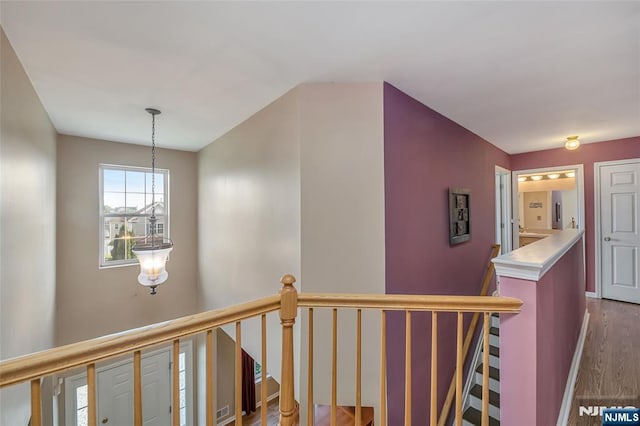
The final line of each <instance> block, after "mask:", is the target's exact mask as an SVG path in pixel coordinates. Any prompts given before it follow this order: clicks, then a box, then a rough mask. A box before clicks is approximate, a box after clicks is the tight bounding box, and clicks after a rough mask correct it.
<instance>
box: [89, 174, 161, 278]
mask: <svg viewBox="0 0 640 426" xmlns="http://www.w3.org/2000/svg"><path fill="white" fill-rule="evenodd" d="M168 181H169V171H168V170H158V169H156V173H155V191H154V192H155V203H154V202H153V197H152V191H151V187H152V173H151V169H146V168H140V167H124V166H111V165H104V164H103V165H100V222H101V223H102V224H103V226H101V227H100V233H101V235H100V242H101V243H100V266H102V267H105V266H116V265H124V264H129V263H135V262H136V260H135V255H134V254H133V251H132V248H133V246H134V245H135V243H136V242H137V241H140V240H141V239H142V238H143V237H144V236H145V235H146V234H147V233H149V232H150V229H149V226H150V223H149V218H150V217H151V212H152V209H153V207H154V206H155V215H156V218H157V219H158V221H157V223H156V233H157V234H158V235H162V236H164V237H165V238H168V227H169V212H168V203H167V200H168V199H169V197H168V191H169V189H168V187H169V185H168Z"/></svg>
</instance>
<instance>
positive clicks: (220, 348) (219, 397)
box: [216, 330, 280, 422]
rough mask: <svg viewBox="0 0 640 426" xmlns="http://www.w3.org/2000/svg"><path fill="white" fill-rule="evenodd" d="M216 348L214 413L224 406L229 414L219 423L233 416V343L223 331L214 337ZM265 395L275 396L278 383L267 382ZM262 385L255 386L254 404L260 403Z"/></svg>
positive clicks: (270, 379)
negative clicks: (227, 408)
mask: <svg viewBox="0 0 640 426" xmlns="http://www.w3.org/2000/svg"><path fill="white" fill-rule="evenodd" d="M216 347H217V354H218V356H217V359H216V377H217V392H216V407H217V408H216V411H218V410H221V409H222V408H224V407H225V406H228V407H229V414H228V415H227V416H223V417H220V418H218V421H219V422H224V421H225V420H227V419H229V418H231V417H233V416H234V413H235V407H236V404H235V376H234V373H235V365H236V359H235V354H236V350H235V342H234V340H233V339H232V338H231V337H230V336H229V335H228V334H227V333H225V332H224V331H222V330H218V332H217V337H216ZM267 383H268V384H267V386H268V387H267V395H268V396H271V395H274V394H276V393H277V392H278V391H279V389H280V387H279V386H278V383H277V382H276V381H275V380H274V379H273V378H269V379H268V380H267ZM261 386H262V383H258V384H257V385H256V403H259V402H260V392H261Z"/></svg>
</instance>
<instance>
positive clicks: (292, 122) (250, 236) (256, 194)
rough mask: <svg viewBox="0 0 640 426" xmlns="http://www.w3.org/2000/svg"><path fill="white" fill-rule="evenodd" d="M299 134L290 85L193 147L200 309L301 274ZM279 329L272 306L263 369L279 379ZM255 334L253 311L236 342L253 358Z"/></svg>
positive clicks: (262, 291)
mask: <svg viewBox="0 0 640 426" xmlns="http://www.w3.org/2000/svg"><path fill="white" fill-rule="evenodd" d="M298 140H299V126H298V110H297V98H296V95H295V92H289V93H288V94H285V95H284V96H283V97H281V98H280V99H278V100H276V101H275V102H273V103H272V104H270V105H269V106H267V107H266V108H264V109H263V110H261V111H259V112H258V113H256V114H255V115H253V116H252V117H250V118H249V119H248V120H246V121H245V122H243V123H242V124H240V125H238V126H237V127H236V128H234V129H232V130H231V131H230V132H228V133H227V134H226V135H224V136H222V137H221V138H219V139H217V140H216V141H215V142H213V143H211V144H210V145H208V146H207V147H205V148H204V149H203V150H201V151H200V152H199V155H198V173H199V177H198V182H199V184H198V186H199V200H200V205H199V209H198V212H199V213H198V223H199V229H200V233H199V236H200V237H199V245H198V258H199V263H200V268H199V271H200V276H199V286H200V287H199V292H198V298H199V302H200V308H201V309H202V310H207V309H214V308H220V307H227V306H230V305H234V304H238V303H243V302H246V301H248V300H252V299H258V298H261V297H264V296H268V295H272V294H276V293H277V292H278V291H280V287H281V285H280V283H279V280H280V277H281V276H282V275H283V274H285V273H292V274H294V275H296V276H297V277H299V276H300V165H299V144H298ZM298 289H300V286H298ZM281 330H282V329H281V327H280V321H279V318H278V316H277V314H271V315H269V316H268V340H269V345H268V359H269V363H268V364H269V366H268V371H269V373H271V374H272V375H273V376H274V377H275V378H276V380H278V381H279V380H280V353H281V333H282V331H281ZM225 331H227V333H228V334H229V335H231V336H232V337H233V336H234V335H235V333H234V329H233V327H231V328H226V329H225ZM297 333H298V332H297ZM260 336H261V334H260V321H259V319H257V320H251V321H244V322H243V339H242V342H243V347H244V348H245V350H246V351H247V352H248V353H249V354H251V356H253V357H254V358H255V359H257V360H259V359H260V354H261V346H260V344H261V338H260ZM297 359H298V358H297V356H296V360H297ZM297 364H298V363H297V362H296V365H297Z"/></svg>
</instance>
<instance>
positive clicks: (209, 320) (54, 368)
mask: <svg viewBox="0 0 640 426" xmlns="http://www.w3.org/2000/svg"><path fill="white" fill-rule="evenodd" d="M281 283H282V289H281V290H280V293H279V294H277V295H273V296H269V297H265V298H262V299H259V300H256V301H251V302H247V303H243V304H240V305H236V306H232V307H228V308H223V309H217V310H213V311H209V312H203V313H199V314H195V315H190V316H186V317H183V318H179V319H176V320H172V321H167V322H163V323H159V324H154V325H150V326H147V327H142V328H138V329H134V330H129V331H125V332H122V333H118V334H114V335H109V336H104V337H99V338H96V339H91V340H87V341H83V342H78V343H74V344H70V345H66V346H61V347H57V348H53V349H49V350H45V351H42V352H38V353H34V354H30V355H25V356H21V357H18V358H13V359H9V360H5V361H2V362H0V387H6V386H10V385H14V384H18V383H23V382H27V381H30V382H31V425H33V426H41V424H42V414H41V393H40V383H41V379H42V378H43V377H45V376H48V375H51V374H55V373H59V372H62V371H65V370H69V369H72V368H77V367H85V368H86V374H87V386H88V413H89V415H88V419H89V425H90V426H96V363H98V362H100V361H103V360H106V359H108V358H113V357H115V356H119V355H126V354H132V357H133V366H134V386H133V387H134V389H133V412H134V419H133V424H134V426H142V402H143V401H142V379H141V353H142V352H141V351H142V350H143V349H145V348H148V347H151V346H154V345H158V344H162V343H171V344H172V345H173V358H174V359H173V365H174V366H175V365H178V364H179V363H178V356H179V352H180V351H179V346H180V339H183V338H187V337H189V336H193V335H195V334H198V333H206V359H207V361H206V369H205V374H206V410H205V412H206V424H207V426H211V425H214V424H215V413H214V408H213V400H214V399H213V398H214V394H213V390H214V386H213V380H214V374H213V372H214V356H213V331H214V330H215V329H216V328H218V327H221V326H224V325H227V324H235V328H236V365H237V366H240V365H241V362H240V359H241V353H242V335H241V331H242V321H243V320H246V319H249V318H256V317H260V318H261V321H262V357H263V359H262V362H261V364H262V372H263V375H264V374H266V371H267V360H266V344H267V338H266V315H267V314H268V313H270V312H275V311H279V315H280V320H281V324H282V353H281V355H282V358H281V360H282V371H281V381H280V425H282V426H290V425H293V424H295V422H296V419H295V414H296V402H295V400H294V379H295V378H294V365H293V363H294V341H293V326H294V324H295V321H296V317H297V315H298V310H299V309H308V313H309V324H308V327H309V329H308V339H309V340H308V344H309V349H310V350H309V356H308V359H307V360H306V362H307V364H308V389H307V404H308V409H309V412H310V413H312V412H313V405H314V395H313V377H314V369H313V330H314V324H313V314H314V309H331V310H332V313H333V316H332V318H333V320H332V342H333V344H332V371H331V424H332V425H335V424H336V413H337V377H336V370H337V369H336V365H337V344H336V342H337V329H338V323H337V314H338V310H344V309H351V310H356V312H357V316H356V318H357V320H356V321H357V324H356V339H357V340H356V348H357V349H356V352H357V353H356V391H355V392H356V394H355V401H356V403H355V420H356V425H359V424H361V390H362V389H361V378H362V373H361V359H362V353H361V352H362V350H361V348H362V345H361V342H362V311H363V310H375V311H379V312H380V315H381V324H382V326H381V329H380V336H381V346H380V354H381V362H380V379H379V380H380V389H381V391H380V401H379V402H380V411H381V412H380V419H381V425H382V426H386V424H387V414H386V413H387V412H386V407H387V390H386V383H387V374H386V353H387V347H386V336H387V329H386V317H387V311H404V312H405V319H406V320H405V324H406V336H405V351H406V354H407V355H406V362H405V398H404V399H405V403H404V411H405V414H404V416H405V425H411V411H412V410H411V378H412V368H411V334H412V330H411V325H412V322H411V313H412V312H416V311H421V312H425V311H426V312H431V317H432V334H431V344H432V348H433V350H432V351H431V360H430V362H431V371H432V372H433V373H432V376H431V394H430V402H429V403H430V407H431V418H430V424H431V425H433V426H435V425H436V424H437V409H438V397H437V388H438V386H437V383H438V359H437V353H438V350H437V346H438V339H437V336H438V314H439V313H441V312H451V313H456V314H457V332H456V354H457V355H456V373H455V377H456V380H455V382H456V386H455V394H456V401H455V408H454V415H455V418H456V424H458V425H461V424H462V374H463V368H462V367H463V364H464V361H463V314H464V313H468V312H473V313H480V314H482V315H483V318H484V330H483V333H484V341H485V345H486V344H488V342H489V327H490V315H491V313H517V312H519V310H520V306H521V304H522V302H521V301H520V300H518V299H514V298H508V297H487V296H420V295H381V294H375V295H373V294H319V293H306V294H305V293H301V294H298V292H297V290H296V289H295V287H294V286H293V284H294V283H295V278H294V277H293V276H292V275H285V276H283V277H282V280H281ZM488 357H489V351H488V350H487V349H486V348H485V351H484V358H485V359H484V362H483V365H484V370H483V377H484V381H485V386H484V387H483V389H484V392H483V395H482V403H483V410H482V412H483V420H482V424H483V425H488V424H489V423H488V421H489V419H488V404H489V391H488V390H489V386H488V380H489V372H488V368H489V360H488ZM177 375H178V369H177V368H174V369H173V388H172V398H173V404H174V407H178V406H179V380H178V377H177ZM241 382H242V368H239V367H237V368H236V370H235V383H236V387H235V390H236V394H235V398H236V404H235V415H236V425H241V424H242V408H241V407H242V404H241V398H242V396H241V386H240V384H241ZM262 389H263V392H262V395H261V400H262V406H263V407H266V399H267V395H266V386H263V387H262ZM266 411H267V410H266V409H263V410H262V425H266V424H267V417H266ZM172 416H173V424H174V425H179V424H180V423H179V421H180V419H179V410H173V412H172ZM312 422H313V416H308V424H309V425H312Z"/></svg>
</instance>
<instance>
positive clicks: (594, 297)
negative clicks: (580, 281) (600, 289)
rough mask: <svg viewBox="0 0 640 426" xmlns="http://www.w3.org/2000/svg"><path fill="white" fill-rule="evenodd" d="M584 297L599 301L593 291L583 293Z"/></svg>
mask: <svg viewBox="0 0 640 426" xmlns="http://www.w3.org/2000/svg"><path fill="white" fill-rule="evenodd" d="M584 295H585V296H587V297H590V298H592V299H600V298H599V297H598V293H596V292H595V291H585V292H584Z"/></svg>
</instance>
